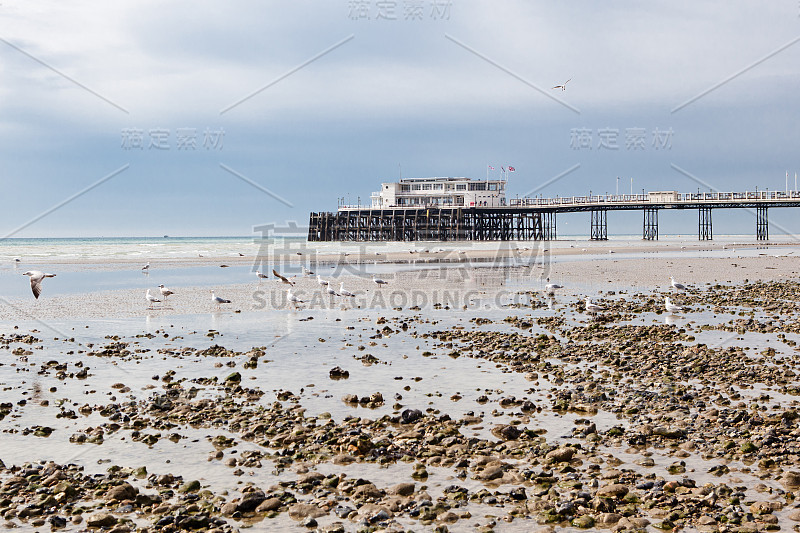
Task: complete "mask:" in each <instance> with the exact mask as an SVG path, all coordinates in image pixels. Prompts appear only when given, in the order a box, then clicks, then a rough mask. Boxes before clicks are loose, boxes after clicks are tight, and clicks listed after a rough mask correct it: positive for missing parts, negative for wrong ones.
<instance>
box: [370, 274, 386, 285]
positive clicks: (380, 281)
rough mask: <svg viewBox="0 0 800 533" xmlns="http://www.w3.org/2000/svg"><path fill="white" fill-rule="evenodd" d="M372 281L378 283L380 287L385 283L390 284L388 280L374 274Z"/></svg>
mask: <svg viewBox="0 0 800 533" xmlns="http://www.w3.org/2000/svg"><path fill="white" fill-rule="evenodd" d="M372 281H374V282H375V283H377V284H378V287H383V286H384V285H388V284H389V282H388V281H384V280H382V279H381V278H376V277H375V276H374V275H373V276H372Z"/></svg>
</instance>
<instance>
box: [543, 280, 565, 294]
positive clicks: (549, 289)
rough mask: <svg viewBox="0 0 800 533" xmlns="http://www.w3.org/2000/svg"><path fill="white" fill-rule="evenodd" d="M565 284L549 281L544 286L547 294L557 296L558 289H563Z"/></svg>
mask: <svg viewBox="0 0 800 533" xmlns="http://www.w3.org/2000/svg"><path fill="white" fill-rule="evenodd" d="M563 288H564V286H563V285H559V284H558V283H548V284H547V285H545V286H544V293H545V295H546V296H555V295H556V290H557V289H563Z"/></svg>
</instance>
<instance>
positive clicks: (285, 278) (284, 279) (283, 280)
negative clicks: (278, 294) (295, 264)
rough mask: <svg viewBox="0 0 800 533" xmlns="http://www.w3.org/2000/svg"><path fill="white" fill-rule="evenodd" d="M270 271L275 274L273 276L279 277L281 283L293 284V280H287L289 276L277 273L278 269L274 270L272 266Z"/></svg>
mask: <svg viewBox="0 0 800 533" xmlns="http://www.w3.org/2000/svg"><path fill="white" fill-rule="evenodd" d="M272 273H273V274H275V277H276V278H279V279H280V280H281V281H282V282H283V283H285V284H287V285H294V283H293V282H291V281H289V278H287V277H286V276H281V275H280V274H278V271H277V270H275V269H274V268H273V269H272Z"/></svg>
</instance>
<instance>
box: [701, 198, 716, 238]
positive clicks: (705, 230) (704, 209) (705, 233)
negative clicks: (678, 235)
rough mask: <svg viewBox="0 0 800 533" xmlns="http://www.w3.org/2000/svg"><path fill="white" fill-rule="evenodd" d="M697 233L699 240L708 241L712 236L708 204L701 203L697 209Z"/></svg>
mask: <svg viewBox="0 0 800 533" xmlns="http://www.w3.org/2000/svg"><path fill="white" fill-rule="evenodd" d="M697 233H698V238H699V239H700V240H701V241H710V240H712V239H713V237H714V233H713V230H712V226H711V207H709V206H706V205H703V206H700V207H699V208H698V209H697Z"/></svg>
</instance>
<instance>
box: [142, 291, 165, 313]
mask: <svg viewBox="0 0 800 533" xmlns="http://www.w3.org/2000/svg"><path fill="white" fill-rule="evenodd" d="M162 287H163V285H162ZM144 297H145V299H147V303H149V304H150V306H149V307H148V309H153V304H154V303H157V302H161V300H159V299H158V298H156V297H155V296H153V295H152V294H150V289H147V294H145V295H144Z"/></svg>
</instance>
